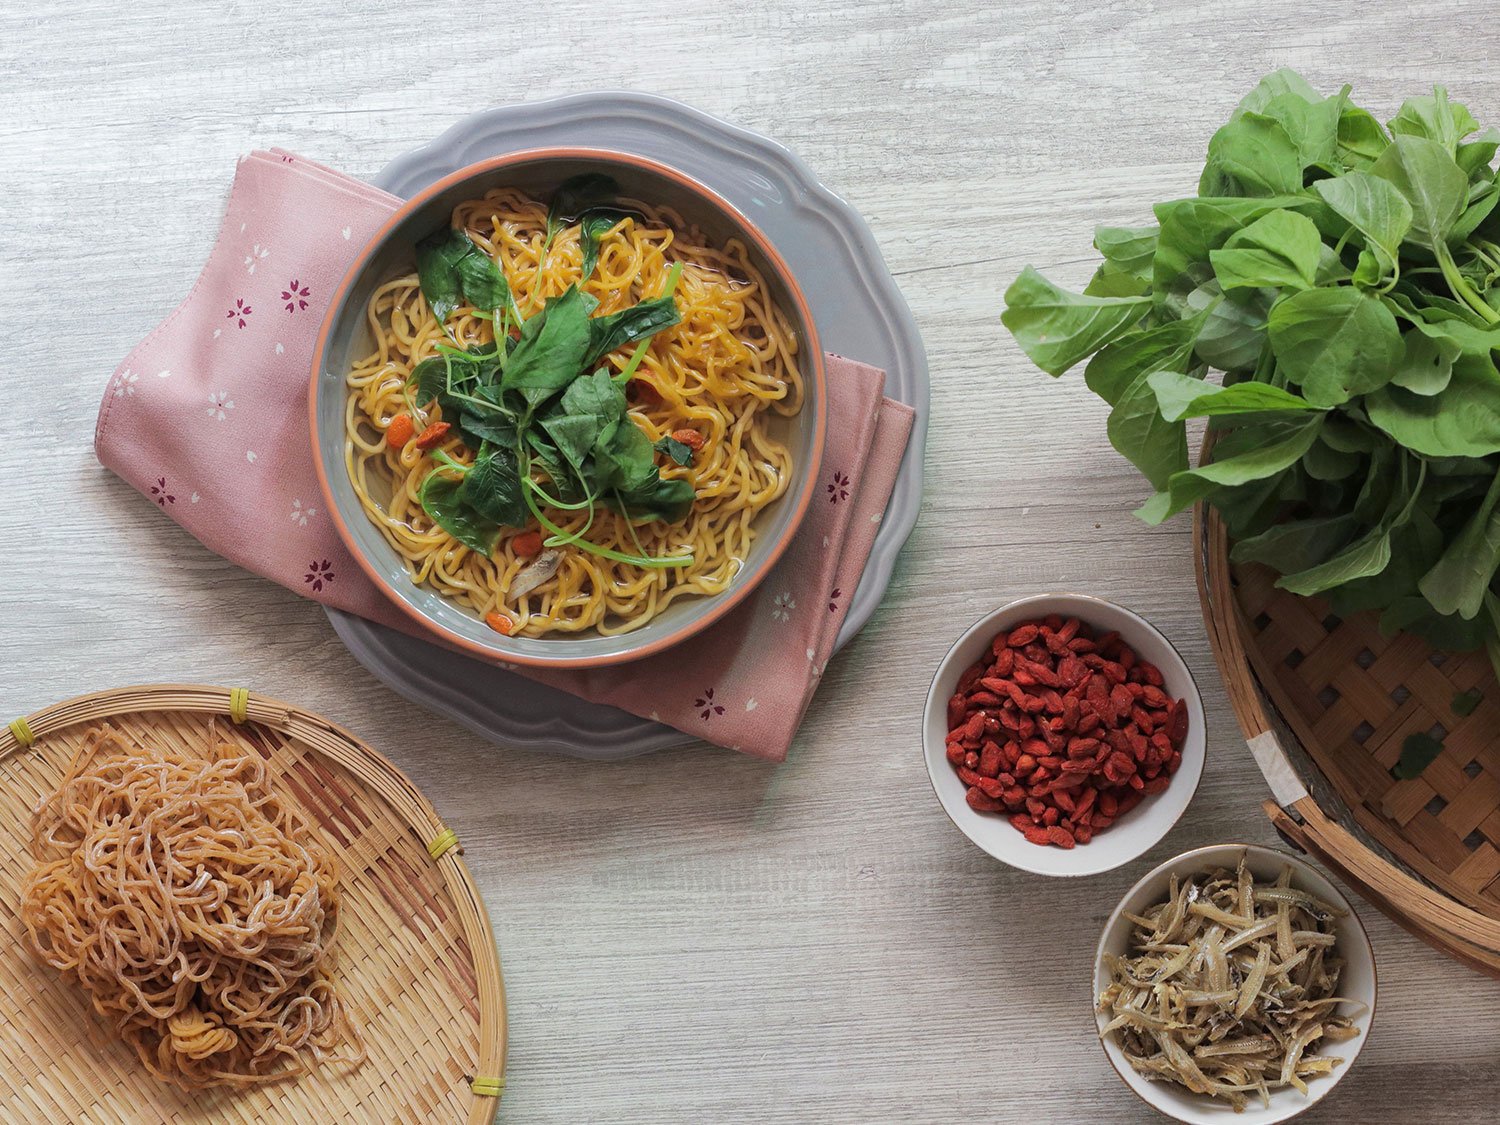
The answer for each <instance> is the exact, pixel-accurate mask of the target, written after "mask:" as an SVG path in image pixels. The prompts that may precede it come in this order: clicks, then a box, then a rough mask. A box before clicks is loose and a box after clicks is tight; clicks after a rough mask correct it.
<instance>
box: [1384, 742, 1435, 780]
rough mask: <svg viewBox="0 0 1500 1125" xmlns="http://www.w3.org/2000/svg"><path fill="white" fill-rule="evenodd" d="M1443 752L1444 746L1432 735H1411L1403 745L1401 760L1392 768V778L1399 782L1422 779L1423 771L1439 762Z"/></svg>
mask: <svg viewBox="0 0 1500 1125" xmlns="http://www.w3.org/2000/svg"><path fill="white" fill-rule="evenodd" d="M1442 752H1443V744H1442V743H1441V742H1439V741H1438V740H1437V739H1435V738H1433V737H1432V735H1430V734H1409V735H1407V736H1406V741H1405V742H1403V743H1402V744H1401V759H1400V761H1398V762H1397V763H1396V764H1395V765H1394V766H1392V767H1391V776H1392V777H1394V778H1396V780H1398V781H1410V780H1411V779H1412V778H1414V777H1421V776H1422V771H1423V770H1425V769H1426V768H1427V767H1428V766H1430V765H1432V763H1433V762H1435V761H1436V760H1437V756H1438V755H1439V754H1441V753H1442Z"/></svg>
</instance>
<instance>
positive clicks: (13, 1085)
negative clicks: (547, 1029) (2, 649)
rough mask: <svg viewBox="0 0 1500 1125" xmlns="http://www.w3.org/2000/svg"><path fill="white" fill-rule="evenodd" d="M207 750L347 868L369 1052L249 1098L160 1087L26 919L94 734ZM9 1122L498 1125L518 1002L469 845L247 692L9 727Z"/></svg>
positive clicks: (5, 1028)
mask: <svg viewBox="0 0 1500 1125" xmlns="http://www.w3.org/2000/svg"><path fill="white" fill-rule="evenodd" d="M100 724H108V725H110V726H113V727H114V728H116V729H117V730H119V731H120V732H121V733H122V734H124V735H125V736H127V737H128V738H131V739H133V740H134V741H136V742H138V743H152V742H154V743H156V744H158V745H163V744H175V745H177V746H179V747H180V748H183V749H186V750H191V749H193V748H195V747H200V746H202V745H204V743H205V742H206V741H207V740H208V739H209V738H210V737H213V738H215V739H218V740H223V741H228V742H232V743H236V744H238V745H240V746H242V747H244V748H246V749H248V750H250V751H252V752H254V753H256V754H259V755H261V756H262V757H264V758H265V759H266V762H267V766H268V769H269V771H270V774H271V777H272V778H273V779H274V781H275V783H276V785H277V787H278V789H279V790H280V792H281V793H283V794H284V795H286V796H287V797H289V798H291V799H292V800H293V801H294V802H295V803H296V804H297V805H298V806H299V808H300V809H301V811H302V812H303V814H304V815H305V816H306V817H307V819H308V821H309V823H312V824H315V825H317V826H318V828H319V829H320V831H321V835H322V837H323V840H324V842H325V843H326V845H327V846H328V847H329V849H330V850H331V851H332V852H333V853H334V854H335V855H337V857H338V859H339V863H340V888H341V891H342V902H343V909H342V917H341V921H340V927H339V936H338V951H339V960H338V973H339V980H340V987H341V991H342V992H343V994H344V996H345V997H346V999H347V1000H348V1001H349V1002H350V1004H351V1006H352V1008H353V1015H354V1019H355V1020H356V1021H357V1022H358V1024H359V1026H360V1028H361V1030H362V1032H363V1035H364V1039H365V1044H366V1047H367V1049H368V1056H367V1057H366V1059H365V1060H364V1062H363V1063H361V1064H359V1065H358V1066H352V1067H351V1066H347V1065H341V1064H338V1063H329V1064H324V1065H322V1066H319V1067H316V1068H314V1069H313V1070H312V1071H310V1072H309V1073H307V1074H305V1075H303V1076H301V1077H300V1078H297V1079H292V1080H288V1081H285V1082H279V1083H274V1084H271V1085H268V1086H261V1087H254V1088H250V1089H246V1090H230V1089H214V1090H208V1091H200V1092H195V1093H186V1092H183V1091H181V1090H178V1089H177V1088H176V1087H173V1086H170V1085H168V1084H166V1083H162V1082H158V1081H157V1080H155V1079H154V1078H152V1077H151V1075H150V1074H148V1073H147V1072H146V1070H145V1069H144V1068H143V1067H142V1066H141V1065H140V1062H139V1060H138V1059H137V1058H136V1056H135V1053H134V1051H133V1050H131V1049H130V1048H129V1047H127V1046H125V1045H124V1044H123V1043H121V1042H120V1041H119V1040H118V1039H116V1038H114V1036H113V1035H112V1033H111V1032H110V1029H109V1028H108V1026H106V1025H105V1023H104V1022H103V1021H102V1020H101V1019H100V1018H99V1017H98V1016H96V1015H95V1013H94V1011H93V1009H92V1007H91V1005H90V1003H89V1001H88V998H87V997H86V995H85V994H84V992H83V990H82V989H81V988H79V987H78V986H77V985H76V983H75V982H72V981H68V980H65V979H63V977H62V976H61V975H60V974H58V973H57V972H55V971H54V970H53V969H52V968H50V967H49V966H46V965H43V964H42V963H40V962H39V961H37V960H36V959H35V957H34V956H33V955H32V953H31V951H30V946H29V944H28V942H27V940H26V938H25V933H24V928H23V927H22V925H21V921H20V918H19V915H18V913H17V903H18V901H19V894H20V886H21V881H22V879H23V877H24V876H25V874H26V872H27V871H28V870H29V869H30V866H31V855H30V831H31V830H30V821H31V812H32V809H33V808H34V807H35V805H36V803H37V802H38V800H40V799H41V798H42V797H43V796H45V795H46V794H47V793H49V792H51V791H52V790H53V789H55V788H56V785H57V782H58V781H59V779H60V778H61V776H62V774H63V771H64V769H65V768H66V767H67V764H68V762H69V761H70V760H71V758H72V756H73V754H74V752H75V751H76V750H77V748H78V746H79V745H80V743H81V742H82V741H83V737H84V735H85V733H86V732H87V731H88V730H89V729H91V728H93V727H95V726H98V725H100ZM0 824H3V825H4V828H3V829H0V932H3V935H4V939H5V940H4V948H3V950H0V1058H4V1059H5V1063H4V1065H3V1066H0V1120H4V1121H18V1122H19V1121H48V1122H54V1121H56V1122H62V1121H67V1122H101V1123H102V1122H111V1123H127V1122H128V1123H131V1125H135V1123H140V1122H156V1121H163V1122H165V1121H173V1122H215V1123H218V1122H267V1123H270V1122H276V1123H278V1125H282V1123H285V1122H305V1123H307V1125H313V1123H316V1125H327V1123H331V1122H349V1123H351V1125H355V1123H357V1125H367V1123H368V1122H372V1121H380V1122H411V1123H413V1125H416V1123H423V1125H425V1123H427V1122H436V1121H452V1122H468V1123H470V1125H478V1123H481V1122H489V1121H491V1120H493V1118H494V1115H495V1109H496V1106H497V1105H498V1103H499V1098H500V1092H501V1090H502V1089H503V1088H504V1084H505V1083H504V1069H505V990H504V985H503V983H502V981H501V977H500V960H499V956H498V954H497V952H496V950H495V942H494V938H493V936H492V935H491V932H490V926H489V919H488V918H487V917H486V915H485V910H484V904H483V902H482V901H481V900H480V898H479V892H478V891H477V890H476V889H475V886H474V882H473V880H472V879H471V878H470V876H469V871H468V868H467V867H465V866H464V862H463V859H462V858H461V856H462V848H460V847H459V846H458V840H457V837H456V836H455V835H454V834H453V833H452V832H451V831H450V830H448V829H447V828H445V827H444V825H443V823H442V821H441V820H439V819H438V816H437V813H436V812H434V811H433V808H432V806H431V805H430V804H428V803H427V800H426V799H425V798H424V797H423V796H422V794H421V793H420V792H418V791H417V789H416V787H415V786H413V785H412V783H411V782H410V781H409V780H408V779H407V778H406V777H405V776H404V775H403V774H402V773H401V772H400V771H399V770H398V769H396V767H395V766H394V765H392V764H391V763H390V762H389V761H387V760H386V759H385V758H383V757H381V756H380V755H379V754H377V753H375V752H374V751H373V750H371V749H370V748H369V747H367V746H365V745H363V744H362V743H360V742H359V741H358V740H357V739H355V738H354V737H353V736H352V735H351V734H349V732H348V731H345V730H343V729H342V728H340V727H338V726H335V725H334V724H333V723H330V722H328V721H327V720H326V719H323V718H320V717H319V716H317V715H314V714H312V713H310V712H308V711H304V710H301V709H300V708H297V707H293V706H291V705H289V704H286V703H281V702H278V701H277V700H274V699H268V698H266V697H264V696H258V695H251V694H250V693H248V692H246V691H244V690H243V689H232V690H231V689H226V688H218V687H201V686H183V685H158V686H150V687H132V688H122V689H119V690H115V691H106V692H100V693H98V694H95V695H86V696H81V697H79V698H77V699H70V700H68V701H67V702H65V703H58V704H55V705H54V706H51V707H48V708H46V709H45V710H42V711H39V712H37V713H36V714H34V715H28V716H26V717H25V718H24V719H18V720H16V721H14V722H12V723H11V724H10V726H9V729H7V728H6V727H4V726H0Z"/></svg>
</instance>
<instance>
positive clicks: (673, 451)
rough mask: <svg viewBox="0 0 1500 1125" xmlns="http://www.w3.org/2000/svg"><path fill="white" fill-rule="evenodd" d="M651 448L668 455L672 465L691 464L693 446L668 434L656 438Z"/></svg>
mask: <svg viewBox="0 0 1500 1125" xmlns="http://www.w3.org/2000/svg"><path fill="white" fill-rule="evenodd" d="M652 448H653V449H655V450H656V452H658V453H661V454H663V455H665V456H666V457H668V458H669V459H670V460H671V461H672V463H673V464H674V465H691V464H692V463H693V447H692V446H690V445H688V444H687V443H686V442H681V441H678V440H677V439H676V438H674V437H672V436H671V435H670V434H668V435H667V436H666V437H663V438H657V440H656V444H655V445H654V446H652Z"/></svg>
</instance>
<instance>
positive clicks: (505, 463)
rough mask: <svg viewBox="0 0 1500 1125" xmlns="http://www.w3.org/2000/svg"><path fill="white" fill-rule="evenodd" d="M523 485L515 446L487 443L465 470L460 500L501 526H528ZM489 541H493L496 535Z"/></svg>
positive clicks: (459, 495)
mask: <svg viewBox="0 0 1500 1125" xmlns="http://www.w3.org/2000/svg"><path fill="white" fill-rule="evenodd" d="M429 479H430V478H429ZM522 487H523V486H522V484H521V475H520V472H519V470H518V469H517V467H516V453H515V447H514V446H510V447H508V448H499V447H495V446H491V445H488V444H486V445H485V446H483V447H482V448H481V449H480V452H479V456H478V457H477V458H475V461H474V464H473V466H471V467H470V469H469V471H468V472H467V473H466V474H464V479H463V483H462V484H461V485H460V486H459V489H458V500H459V502H460V503H461V504H463V505H466V506H467V507H469V508H470V509H472V510H473V511H474V512H476V513H477V514H478V515H479V516H480V517H481V518H482V519H484V520H487V521H489V522H490V523H494V524H497V525H498V526H500V527H525V526H526V521H527V520H528V519H529V518H530V512H529V511H528V510H527V507H526V495H525V493H524V492H523V491H522ZM490 542H491V543H493V542H494V540H493V538H491V539H490Z"/></svg>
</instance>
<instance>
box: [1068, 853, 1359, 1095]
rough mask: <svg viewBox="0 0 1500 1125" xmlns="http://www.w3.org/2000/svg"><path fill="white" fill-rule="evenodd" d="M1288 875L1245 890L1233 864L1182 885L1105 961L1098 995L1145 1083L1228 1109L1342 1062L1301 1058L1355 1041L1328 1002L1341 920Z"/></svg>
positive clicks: (1334, 1003)
mask: <svg viewBox="0 0 1500 1125" xmlns="http://www.w3.org/2000/svg"><path fill="white" fill-rule="evenodd" d="M1291 881H1292V871H1291V868H1289V867H1287V868H1283V869H1282V871H1281V874H1280V875H1279V876H1278V877H1277V879H1276V881H1275V882H1274V883H1259V882H1256V880H1255V878H1254V876H1253V875H1252V874H1251V872H1250V870H1249V869H1248V868H1247V867H1246V866H1245V857H1244V856H1243V855H1241V856H1240V862H1239V865H1238V866H1237V868H1236V869H1235V870H1234V871H1229V870H1226V869H1224V868H1218V869H1216V870H1213V871H1209V872H1206V873H1204V874H1201V875H1197V876H1194V877H1193V878H1191V879H1189V880H1187V881H1186V882H1181V881H1179V880H1178V878H1177V876H1175V875H1174V876H1172V879H1171V882H1170V885H1169V887H1168V893H1167V898H1166V900H1165V901H1164V902H1159V903H1157V904H1156V905H1155V906H1153V907H1151V909H1149V910H1147V911H1145V913H1143V914H1127V915H1126V917H1127V918H1129V919H1130V921H1131V922H1132V923H1133V924H1134V926H1135V929H1134V931H1133V933H1132V934H1131V949H1132V951H1133V952H1132V954H1131V955H1130V956H1128V957H1119V956H1115V955H1113V954H1106V955H1105V958H1104V963H1105V968H1106V969H1107V970H1108V972H1109V980H1110V983H1109V984H1108V985H1107V986H1106V987H1105V989H1104V991H1103V992H1101V993H1100V995H1099V1005H1098V1007H1099V1012H1100V1013H1101V1014H1103V1015H1107V1016H1108V1017H1109V1020H1108V1023H1107V1024H1106V1025H1105V1027H1104V1030H1103V1032H1102V1033H1101V1034H1103V1035H1104V1036H1106V1037H1113V1038H1114V1040H1115V1042H1116V1043H1117V1044H1118V1045H1119V1047H1120V1049H1121V1051H1123V1052H1124V1054H1125V1057H1126V1059H1128V1060H1129V1061H1130V1064H1131V1066H1133V1067H1135V1069H1136V1070H1137V1071H1138V1072H1140V1073H1141V1074H1143V1075H1144V1076H1145V1077H1147V1078H1149V1079H1151V1080H1153V1081H1162V1082H1175V1083H1177V1084H1178V1085H1181V1086H1185V1087H1186V1088H1187V1089H1189V1090H1192V1091H1193V1092H1194V1093H1198V1094H1206V1095H1208V1096H1209V1097H1214V1098H1222V1099H1224V1100H1225V1101H1227V1102H1229V1104H1230V1105H1232V1106H1233V1107H1234V1109H1235V1111H1236V1112H1239V1111H1240V1110H1243V1109H1244V1108H1245V1106H1246V1104H1248V1095H1250V1094H1258V1095H1259V1096H1260V1099H1261V1102H1262V1103H1263V1104H1265V1105H1269V1104H1270V1095H1271V1091H1272V1090H1277V1089H1281V1088H1282V1087H1286V1086H1293V1087H1295V1088H1296V1089H1298V1090H1300V1091H1302V1093H1304V1094H1306V1093H1307V1082H1306V1079H1308V1078H1312V1077H1315V1076H1317V1075H1323V1074H1330V1073H1332V1071H1333V1069H1334V1067H1336V1066H1338V1065H1340V1064H1341V1063H1342V1062H1343V1061H1344V1060H1343V1059H1341V1058H1338V1057H1335V1056H1331V1055H1319V1054H1309V1053H1308V1052H1309V1051H1311V1050H1313V1049H1314V1048H1315V1047H1316V1046H1319V1045H1321V1044H1324V1043H1339V1042H1343V1041H1345V1040H1348V1039H1352V1038H1353V1037H1354V1036H1356V1035H1358V1034H1359V1029H1358V1028H1356V1027H1355V1026H1354V1025H1353V1022H1352V1021H1351V1019H1350V1017H1349V1016H1347V1015H1339V1014H1337V1012H1338V1009H1339V1007H1340V1005H1344V1004H1350V1003H1353V1002H1352V1001H1348V1000H1346V999H1345V998H1343V997H1340V996H1338V995H1337V989H1338V982H1339V974H1340V973H1341V972H1342V970H1343V967H1344V963H1343V961H1342V959H1340V958H1339V957H1337V956H1336V946H1337V940H1338V939H1337V935H1336V933H1335V931H1334V926H1335V921H1336V919H1338V918H1339V917H1340V916H1342V914H1343V911H1342V910H1340V909H1338V908H1337V907H1334V906H1331V905H1329V904H1328V903H1326V902H1322V901H1320V900H1319V899H1317V898H1315V897H1314V896H1312V895H1310V894H1308V893H1307V892H1305V891H1301V890H1298V889H1297V888H1295V887H1293V886H1292V885H1291Z"/></svg>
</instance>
